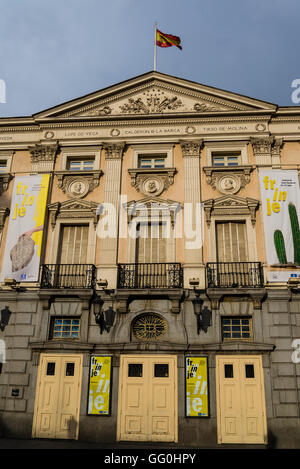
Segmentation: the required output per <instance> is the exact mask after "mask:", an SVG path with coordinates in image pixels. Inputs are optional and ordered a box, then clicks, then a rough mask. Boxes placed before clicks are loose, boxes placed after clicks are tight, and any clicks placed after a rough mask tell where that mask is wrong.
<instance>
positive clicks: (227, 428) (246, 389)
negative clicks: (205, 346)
mask: <svg viewBox="0 0 300 469" xmlns="http://www.w3.org/2000/svg"><path fill="white" fill-rule="evenodd" d="M216 378H217V407H218V442H219V443H250V444H251V443H253V444H254V443H256V444H264V443H266V413H265V394H264V381H263V372H262V363H261V357H260V356H248V357H247V356H227V357H224V356H222V357H221V356H220V357H216Z"/></svg>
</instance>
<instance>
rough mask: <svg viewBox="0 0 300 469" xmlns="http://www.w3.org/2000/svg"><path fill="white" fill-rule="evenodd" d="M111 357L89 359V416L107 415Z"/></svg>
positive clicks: (108, 411)
mask: <svg viewBox="0 0 300 469" xmlns="http://www.w3.org/2000/svg"><path fill="white" fill-rule="evenodd" d="M110 385H111V357H103V356H98V357H95V356H93V357H91V366H90V382H89V405H88V414H89V415H109V413H110Z"/></svg>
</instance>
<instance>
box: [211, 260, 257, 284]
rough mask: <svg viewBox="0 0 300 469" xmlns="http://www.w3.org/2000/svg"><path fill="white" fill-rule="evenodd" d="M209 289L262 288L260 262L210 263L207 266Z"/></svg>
mask: <svg viewBox="0 0 300 469" xmlns="http://www.w3.org/2000/svg"><path fill="white" fill-rule="evenodd" d="M206 279H207V287H208V288H238V287H243V288H262V287H263V286H264V277H263V269H262V265H261V263H260V262H209V263H208V264H206Z"/></svg>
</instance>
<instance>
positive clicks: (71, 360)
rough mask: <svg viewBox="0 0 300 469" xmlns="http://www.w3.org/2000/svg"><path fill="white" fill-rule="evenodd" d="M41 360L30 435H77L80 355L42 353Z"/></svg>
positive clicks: (42, 436)
mask: <svg viewBox="0 0 300 469" xmlns="http://www.w3.org/2000/svg"><path fill="white" fill-rule="evenodd" d="M40 360H41V361H40V367H39V375H38V381H37V390H36V400H35V411H34V420H33V437H36V438H64V439H74V438H77V435H78V421H79V403H80V390H81V373H82V357H81V356H79V355H73V356H71V355H68V356H62V355H60V356H58V355H56V356H54V355H41V359H40Z"/></svg>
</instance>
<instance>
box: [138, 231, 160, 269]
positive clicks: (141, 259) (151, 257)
mask: <svg viewBox="0 0 300 469" xmlns="http://www.w3.org/2000/svg"><path fill="white" fill-rule="evenodd" d="M163 228H164V225H163V224H162V223H159V222H157V223H153V222H152V223H151V225H150V224H148V223H141V224H140V225H139V229H140V236H139V237H138V238H137V249H136V262H138V263H147V262H152V263H153V262H166V241H167V238H164V237H163Z"/></svg>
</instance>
